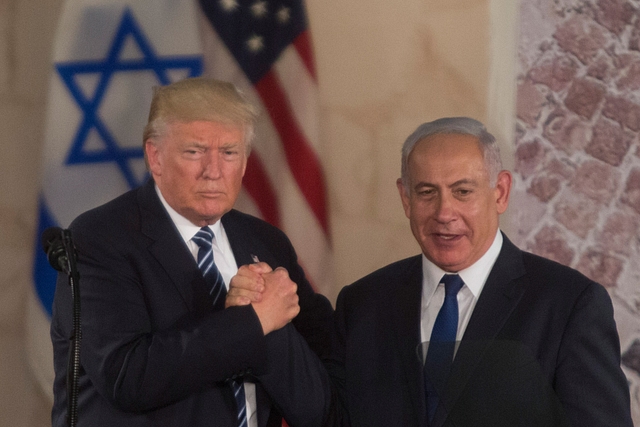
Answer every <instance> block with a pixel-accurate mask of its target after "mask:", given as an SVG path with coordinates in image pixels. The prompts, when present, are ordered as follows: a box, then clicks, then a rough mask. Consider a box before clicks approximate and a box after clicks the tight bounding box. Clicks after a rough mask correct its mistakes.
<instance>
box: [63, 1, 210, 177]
mask: <svg viewBox="0 0 640 427" xmlns="http://www.w3.org/2000/svg"><path fill="white" fill-rule="evenodd" d="M129 38H131V39H133V41H134V42H135V43H136V44H137V47H138V49H139V50H140V52H141V53H142V57H140V58H136V59H125V58H122V57H121V53H122V52H123V48H124V47H125V43H126V42H127V40H128V39H129ZM56 69H57V71H58V73H59V74H60V77H61V78H62V80H63V82H64V83H65V85H66V86H67V88H68V89H69V91H70V92H71V95H72V97H73V99H74V100H75V102H76V103H77V105H78V107H79V108H80V110H81V112H82V114H83V117H82V119H81V121H80V125H79V127H78V130H77V132H76V134H75V137H74V139H73V143H72V144H71V149H70V150H69V154H68V155H67V159H66V162H65V164H67V165H74V164H95V163H110V162H115V163H116V164H117V166H118V168H119V170H120V172H121V173H122V174H123V176H124V178H125V180H126V181H127V183H128V185H129V187H130V188H135V187H137V186H139V185H140V184H141V183H142V181H144V180H145V179H146V177H144V178H143V179H142V180H138V179H137V178H136V176H135V174H134V172H133V169H132V165H131V160H138V159H141V158H143V157H144V154H143V151H142V146H140V147H138V148H131V147H123V146H122V144H118V141H117V140H116V138H115V137H114V134H113V133H112V132H111V131H110V130H109V126H108V124H107V123H105V122H104V120H103V119H101V117H100V115H99V114H98V110H99V107H100V105H101V103H102V101H103V98H104V96H105V94H106V93H107V91H108V89H109V84H110V82H111V78H112V76H113V75H114V74H115V73H126V72H132V71H133V72H135V71H145V70H146V71H150V72H151V73H152V74H153V75H155V77H156V78H157V80H158V82H159V84H161V85H166V84H169V83H171V80H170V78H169V73H168V71H171V70H185V71H187V72H188V75H189V77H195V76H198V75H200V74H201V73H202V57H201V56H200V55H191V56H189V55H184V56H163V57H160V56H158V55H157V54H156V52H155V51H154V49H153V47H152V45H151V43H150V42H149V40H148V39H147V37H146V36H145V35H144V33H143V32H142V29H141V27H140V26H139V24H138V23H137V22H136V20H135V18H134V16H133V14H132V13H131V11H130V10H129V9H128V8H127V9H125V11H124V13H123V15H122V20H121V21H120V24H119V27H118V30H117V31H116V33H115V36H114V39H113V41H112V43H111V46H110V48H109V51H108V53H107V55H106V57H105V58H104V59H101V60H97V61H96V60H91V61H75V62H65V63H58V64H56ZM81 74H93V75H95V74H97V75H99V81H98V83H97V85H96V88H95V91H94V92H93V95H92V96H85V94H84V93H83V91H82V90H81V88H80V86H79V85H78V82H77V79H76V77H77V76H78V75H81ZM92 131H93V132H96V133H97V135H98V136H99V137H100V139H101V140H102V143H103V147H104V148H103V149H101V150H88V149H87V147H86V145H87V144H88V136H89V134H90V132H92ZM141 131H142V130H141Z"/></svg>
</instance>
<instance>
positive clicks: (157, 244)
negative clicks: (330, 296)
mask: <svg viewBox="0 0 640 427" xmlns="http://www.w3.org/2000/svg"><path fill="white" fill-rule="evenodd" d="M255 120H256V112H255V109H254V107H253V106H252V105H251V104H249V103H248V102H247V101H246V100H245V99H244V98H243V96H242V95H241V94H240V93H239V92H238V90H237V89H236V88H235V87H234V86H233V85H231V84H229V83H225V82H220V81H216V80H212V79H205V78H195V79H187V80H183V81H180V82H177V83H174V84H171V85H168V86H165V87H158V88H156V89H155V91H154V95H153V100H152V103H151V108H150V114H149V122H148V124H147V126H146V128H145V130H144V152H145V160H146V163H147V166H148V169H149V171H150V174H151V178H150V179H149V180H148V182H147V183H146V184H144V185H143V186H142V187H140V188H137V189H134V190H132V191H129V192H127V193H125V194H123V195H122V196H120V197H118V198H116V199H114V200H112V201H110V202H108V203H106V204H105V205H103V206H100V207H98V208H95V209H93V210H90V211H88V212H85V213H83V214H82V215H80V216H79V217H78V218H77V219H76V220H74V221H73V223H72V224H71V226H70V230H71V232H72V233H73V238H74V242H75V245H76V248H77V253H78V269H79V272H80V277H81V285H80V286H81V301H82V348H81V371H80V372H81V375H80V379H79V384H80V387H79V388H80V392H79V400H78V426H91V427H100V426H105V427H106V426H109V427H113V426H154V427H158V426H190V427H199V426H203V427H204V426H229V427H232V426H233V427H235V426H241V427H245V426H247V427H263V426H280V425H281V418H282V415H283V413H284V415H285V416H287V410H286V408H288V407H289V403H290V402H289V401H288V399H289V396H287V395H286V393H281V392H280V390H281V388H280V385H281V384H282V385H283V386H284V385H286V384H288V383H289V382H291V381H293V380H294V378H295V377H296V376H297V374H298V373H299V370H300V369H305V366H296V367H291V366H285V365H280V364H279V361H280V360H281V358H280V357H279V356H278V355H279V352H281V351H294V352H298V351H299V352H301V353H302V354H305V355H307V357H308V359H309V360H310V361H311V362H310V363H311V364H313V363H319V362H318V359H317V357H315V356H314V355H313V354H312V353H311V352H310V351H309V347H310V348H311V349H313V351H315V352H316V353H317V354H322V353H323V352H324V351H325V350H326V348H327V336H328V332H327V331H328V327H329V325H328V323H329V319H330V316H331V313H332V308H331V305H330V303H329V302H328V300H327V299H326V298H325V297H323V296H321V295H319V294H316V293H314V291H313V290H312V289H311V287H310V285H309V283H308V281H307V280H306V279H305V276H304V273H303V270H302V268H301V267H300V266H299V265H298V263H297V258H296V254H295V251H294V249H293V247H292V246H291V243H290V242H289V240H288V239H287V237H286V236H285V235H284V233H282V232H281V231H280V230H278V229H277V228H275V227H273V226H271V225H269V224H267V223H265V222H264V221H262V220H259V219H257V218H254V217H252V216H249V215H246V214H243V213H241V212H238V211H236V210H234V209H233V206H234V204H235V202H236V199H237V197H238V194H239V192H240V189H241V186H242V178H243V175H244V172H245V168H246V166H247V158H248V156H249V153H250V149H251V143H252V139H253V136H254V126H255ZM238 272H240V273H241V274H240V275H238ZM242 278H245V280H247V279H246V278H249V279H251V280H252V281H253V282H255V287H254V288H249V289H247V288H246V287H245V288H236V287H235V286H234V283H235V281H238V280H242ZM63 282H64V280H63V279H62V278H61V279H60V280H59V285H58V286H57V289H56V295H55V300H54V307H53V318H52V323H51V337H52V342H53V347H54V364H55V372H56V377H55V383H54V405H53V411H52V424H53V426H55V427H61V426H63V425H65V418H66V417H67V416H68V414H67V403H68V402H67V386H68V384H67V372H68V367H67V360H68V355H69V337H70V335H71V330H72V306H71V304H72V299H71V296H70V289H69V287H68V286H64V285H63V284H62V283H63ZM300 335H301V336H302V337H304V340H303V339H302V338H300ZM316 367H317V366H316ZM309 375H310V376H311V378H312V381H314V380H315V379H317V380H318V381H321V380H322V379H321V377H320V376H319V375H315V374H314V372H310V374H309ZM314 375H315V376H314ZM297 387H302V388H300V391H301V392H304V388H305V387H310V388H315V387H316V385H315V384H314V383H313V382H308V383H297ZM273 395H278V396H279V399H280V401H274V399H273ZM281 407H282V408H284V409H283V410H280V409H279V408H281ZM303 412H309V413H312V412H314V410H312V408H310V409H309V411H303ZM287 420H288V421H289V422H290V424H291V425H292V426H295V425H301V424H306V423H310V424H313V423H315V424H318V423H319V421H314V420H312V419H306V418H305V416H304V415H303V416H302V418H296V416H295V414H292V415H291V416H290V417H289V418H288V419H287Z"/></svg>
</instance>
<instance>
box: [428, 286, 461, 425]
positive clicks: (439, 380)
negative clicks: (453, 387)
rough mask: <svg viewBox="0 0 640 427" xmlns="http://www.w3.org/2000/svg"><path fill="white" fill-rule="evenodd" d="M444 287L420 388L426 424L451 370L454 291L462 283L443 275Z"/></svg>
mask: <svg viewBox="0 0 640 427" xmlns="http://www.w3.org/2000/svg"><path fill="white" fill-rule="evenodd" d="M441 282H442V283H444V292H445V297H444V302H443V303H442V307H441V308H440V311H439V312H438V316H437V317H436V322H435V323H434V325H433V330H432V331H431V340H430V341H429V349H428V351H427V358H426V361H425V366H424V384H425V391H426V395H427V416H428V418H429V422H431V421H432V420H433V416H434V415H435V413H436V408H437V407H438V402H439V401H440V395H441V394H442V393H444V387H445V385H446V382H447V378H448V376H449V371H450V370H451V363H452V362H453V353H454V350H455V345H456V334H457V332H458V298H457V296H458V291H460V289H461V288H462V286H464V282H463V281H462V279H461V278H460V276H458V275H457V274H445V275H444V276H443V277H442V280H441Z"/></svg>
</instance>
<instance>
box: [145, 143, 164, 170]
mask: <svg viewBox="0 0 640 427" xmlns="http://www.w3.org/2000/svg"><path fill="white" fill-rule="evenodd" d="M144 152H145V155H146V158H147V163H148V164H149V171H150V172H151V175H152V176H154V177H156V176H160V175H161V174H162V173H161V172H162V159H161V158H160V150H158V146H157V145H156V143H155V142H154V141H153V140H151V138H149V139H147V140H146V141H145V142H144Z"/></svg>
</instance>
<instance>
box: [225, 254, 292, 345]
mask: <svg viewBox="0 0 640 427" xmlns="http://www.w3.org/2000/svg"><path fill="white" fill-rule="evenodd" d="M297 289H298V285H296V284H295V283H294V282H293V281H292V280H291V279H290V278H289V272H288V271H287V270H286V269H285V268H283V267H278V268H276V269H275V270H272V269H271V267H270V266H269V265H268V264H267V263H264V262H258V263H255V264H248V265H243V266H242V267H240V268H239V269H238V274H236V275H235V276H233V278H232V279H231V283H230V284H229V292H227V299H226V301H225V307H231V306H239V305H248V304H251V305H252V306H253V309H254V310H255V312H256V314H257V315H258V319H259V320H260V324H261V325H262V330H263V332H264V334H265V335H266V334H268V333H269V332H272V331H275V330H278V329H280V328H282V327H284V326H285V325H286V324H287V323H289V322H290V321H291V320H292V319H293V318H294V317H296V316H297V315H298V313H299V312H300V306H299V305H298V294H297Z"/></svg>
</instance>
